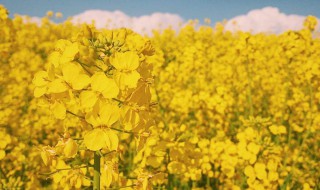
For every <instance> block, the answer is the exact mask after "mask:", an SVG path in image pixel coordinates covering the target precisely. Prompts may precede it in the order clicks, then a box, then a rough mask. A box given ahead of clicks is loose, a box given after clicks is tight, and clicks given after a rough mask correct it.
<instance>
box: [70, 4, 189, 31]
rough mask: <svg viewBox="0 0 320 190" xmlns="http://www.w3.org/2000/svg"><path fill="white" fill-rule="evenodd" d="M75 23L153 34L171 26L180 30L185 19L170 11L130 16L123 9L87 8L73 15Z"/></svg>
mask: <svg viewBox="0 0 320 190" xmlns="http://www.w3.org/2000/svg"><path fill="white" fill-rule="evenodd" d="M71 21H72V22H73V23H76V24H79V23H88V24H91V23H92V21H94V22H95V26H96V27H97V28H106V27H107V28H109V29H114V28H121V27H127V28H131V29H132V30H134V31H136V32H138V33H140V34H148V35H150V34H152V30H154V29H157V30H163V29H165V28H168V27H171V28H172V29H174V30H178V29H179V28H180V26H181V24H183V23H184V20H183V19H182V18H181V17H180V16H179V15H177V14H170V13H158V12H156V13H153V14H151V15H144V16H140V17H130V16H128V15H126V14H125V13H123V12H121V11H118V10H117V11H113V12H110V11H105V10H87V11H85V12H83V13H80V14H78V15H75V16H73V17H72V19H71Z"/></svg>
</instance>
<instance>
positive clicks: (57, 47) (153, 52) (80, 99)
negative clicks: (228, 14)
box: [0, 6, 320, 190]
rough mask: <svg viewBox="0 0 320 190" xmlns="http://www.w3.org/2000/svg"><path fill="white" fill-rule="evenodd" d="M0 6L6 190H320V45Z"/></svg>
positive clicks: (290, 34)
mask: <svg viewBox="0 0 320 190" xmlns="http://www.w3.org/2000/svg"><path fill="white" fill-rule="evenodd" d="M50 16H51V15H50V14H49V15H48V16H46V17H44V18H43V20H42V24H41V25H40V26H38V25H36V24H32V23H27V22H25V21H24V19H23V18H21V17H19V16H16V17H15V18H13V19H11V18H9V17H8V10H7V9H6V8H5V7H3V6H0V68H1V69H0V189H6V190H9V189H10V190H11V189H45V190H46V189H63V190H71V189H94V190H99V189H124V190H129V189H143V190H146V189H169V190H173V189H177V190H178V189H185V190H189V189H193V190H200V189H211V190H214V189H223V190H244V189H250V190H263V189H265V190H273V189H275V190H289V189H303V190H308V189H320V39H319V37H317V35H316V34H315V31H314V29H315V26H316V24H317V23H316V18H315V17H312V16H308V17H307V18H306V20H305V22H304V28H303V29H301V30H300V31H287V32H284V33H281V34H267V33H259V34H251V33H248V32H241V31H239V32H233V33H232V32H228V31H225V30H224V28H223V25H222V24H217V25H215V26H214V27H212V26H201V27H199V28H197V27H195V25H194V24H192V23H190V24H189V25H187V26H185V27H184V28H182V29H181V30H180V31H179V32H175V31H173V30H171V29H167V30H165V31H163V32H157V31H155V33H154V35H153V36H152V37H144V36H141V35H139V34H137V33H135V32H133V31H131V30H129V29H125V28H121V29H115V30H108V29H102V30H101V29H99V30H98V29H96V28H95V27H94V26H92V25H85V24H83V25H73V24H72V23H71V22H70V21H66V22H64V23H60V24H54V23H52V22H50Z"/></svg>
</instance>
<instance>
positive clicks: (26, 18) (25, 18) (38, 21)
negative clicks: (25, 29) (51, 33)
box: [17, 15, 42, 26]
mask: <svg viewBox="0 0 320 190" xmlns="http://www.w3.org/2000/svg"><path fill="white" fill-rule="evenodd" d="M17 16H21V18H22V20H23V22H24V23H34V24H37V25H38V26H40V25H41V23H42V18H40V17H36V16H33V17H30V16H27V15H17Z"/></svg>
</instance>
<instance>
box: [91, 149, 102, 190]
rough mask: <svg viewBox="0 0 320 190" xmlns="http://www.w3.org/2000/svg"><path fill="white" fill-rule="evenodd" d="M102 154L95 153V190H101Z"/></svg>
mask: <svg viewBox="0 0 320 190" xmlns="http://www.w3.org/2000/svg"><path fill="white" fill-rule="evenodd" d="M100 158H101V156H100V154H99V152H98V151H97V152H95V153H94V166H93V168H94V174H93V190H100Z"/></svg>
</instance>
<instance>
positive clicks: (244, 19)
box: [225, 7, 319, 34]
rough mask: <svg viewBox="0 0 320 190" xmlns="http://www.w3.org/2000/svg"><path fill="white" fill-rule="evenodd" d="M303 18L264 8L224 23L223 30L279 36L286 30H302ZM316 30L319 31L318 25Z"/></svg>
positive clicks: (275, 9)
mask: <svg viewBox="0 0 320 190" xmlns="http://www.w3.org/2000/svg"><path fill="white" fill-rule="evenodd" d="M305 18H306V16H301V15H294V14H292V15H287V14H284V13H282V12H280V10H279V9H278V8H276V7H265V8H262V9H255V10H252V11H250V12H248V13H247V14H246V15H240V16H236V17H234V18H232V19H230V20H229V21H228V22H227V23H226V26H225V29H226V30H230V31H236V30H241V31H248V32H252V33H259V32H269V33H277V34H279V33H282V32H284V31H287V30H299V29H302V28H303V21H304V20H305ZM318 23H319V20H318ZM317 30H319V25H318V27H317Z"/></svg>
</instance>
